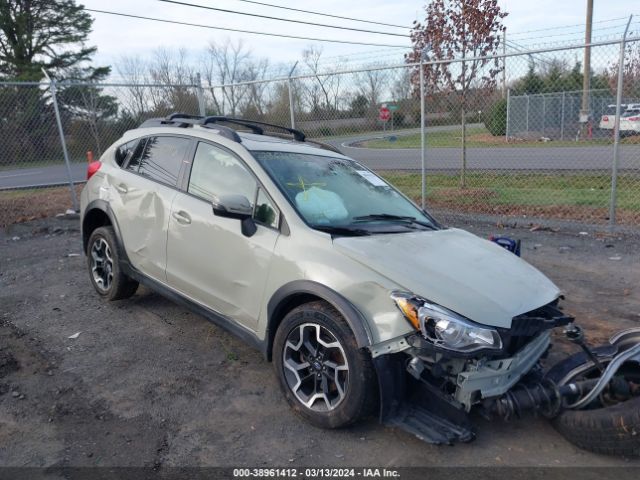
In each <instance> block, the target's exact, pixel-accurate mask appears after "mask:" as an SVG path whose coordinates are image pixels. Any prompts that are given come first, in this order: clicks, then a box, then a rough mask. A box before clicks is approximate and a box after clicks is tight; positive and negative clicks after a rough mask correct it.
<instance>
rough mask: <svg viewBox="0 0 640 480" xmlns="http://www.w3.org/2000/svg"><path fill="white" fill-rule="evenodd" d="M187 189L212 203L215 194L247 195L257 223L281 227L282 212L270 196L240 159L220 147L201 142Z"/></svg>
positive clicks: (218, 195)
mask: <svg viewBox="0 0 640 480" xmlns="http://www.w3.org/2000/svg"><path fill="white" fill-rule="evenodd" d="M187 191H188V192H189V193H191V194H192V195H196V196H198V197H200V198H202V199H203V200H206V201H208V202H210V201H212V200H213V197H214V196H216V197H220V196H222V195H234V194H235V195H238V194H239V195H244V196H245V197H247V199H248V200H249V203H251V206H252V207H253V218H254V220H255V221H256V222H257V223H260V224H262V225H265V226H267V227H271V228H275V229H277V228H278V225H279V220H280V212H279V211H278V209H277V208H276V207H275V205H274V204H273V202H272V201H271V199H270V198H269V196H268V195H267V194H266V193H265V192H264V190H263V189H262V187H260V188H258V182H257V181H256V179H255V178H254V177H253V175H252V174H251V173H250V172H249V170H247V167H245V166H244V164H243V163H242V162H241V161H240V160H238V159H237V158H236V157H234V156H233V155H232V154H231V153H228V152H227V151H225V150H223V149H221V148H219V147H216V146H213V145H210V144H208V143H202V142H200V143H198V148H197V149H196V154H195V157H194V159H193V166H192V167H191V176H190V177H189V187H188V189H187ZM256 201H257V204H256Z"/></svg>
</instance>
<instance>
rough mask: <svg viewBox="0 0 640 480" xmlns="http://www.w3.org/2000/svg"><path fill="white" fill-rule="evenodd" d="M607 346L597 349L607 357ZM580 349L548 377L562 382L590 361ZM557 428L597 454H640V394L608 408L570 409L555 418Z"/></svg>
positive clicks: (602, 355) (597, 352) (567, 437)
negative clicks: (577, 368) (574, 370)
mask: <svg viewBox="0 0 640 480" xmlns="http://www.w3.org/2000/svg"><path fill="white" fill-rule="evenodd" d="M605 351H606V350H605V349H595V352H596V354H597V355H598V356H599V357H601V358H602V359H606V358H607V357H606V355H605V354H604V352H605ZM588 361H589V360H588V358H587V355H586V354H585V353H584V352H579V353H576V354H574V355H571V356H570V357H568V358H566V359H565V360H563V361H561V362H560V363H557V364H556V365H554V366H553V368H551V369H550V370H549V372H548V373H547V375H546V377H547V378H550V379H551V380H553V381H554V382H559V381H561V380H562V379H563V378H564V377H566V376H567V375H568V374H569V373H570V372H571V371H572V370H573V369H574V368H576V367H578V366H579V365H581V364H584V363H586V362H588ZM552 424H553V427H554V428H555V429H556V430H557V431H558V432H560V433H561V434H562V436H563V437H565V438H566V439H567V440H569V441H570V442H571V443H573V444H574V445H576V446H578V447H580V448H583V449H585V450H589V451H591V452H595V453H601V454H605V455H618V456H624V457H638V456H640V397H635V398H632V399H630V400H627V401H626V402H621V403H618V404H616V405H612V406H609V407H604V408H595V409H588V410H566V411H565V412H563V413H561V414H560V415H559V416H558V417H556V418H554V419H553V420H552Z"/></svg>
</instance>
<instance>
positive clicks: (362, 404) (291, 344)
mask: <svg viewBox="0 0 640 480" xmlns="http://www.w3.org/2000/svg"><path fill="white" fill-rule="evenodd" d="M273 355H274V367H275V369H276V374H277V376H278V379H279V382H280V386H281V388H282V391H283V392H284V395H285V398H286V399H287V401H288V402H289V405H291V407H292V408H293V410H294V411H295V412H296V413H298V414H299V415H301V416H302V417H303V418H305V419H306V420H308V421H309V422H310V423H312V424H314V425H316V426H319V427H323V428H339V427H343V426H346V425H349V424H352V423H354V422H356V421H358V420H360V419H362V418H364V417H366V416H368V415H370V414H371V413H373V412H374V410H375V406H376V404H377V392H376V386H377V383H376V377H375V371H374V368H373V365H372V362H371V357H370V356H369V354H368V352H366V351H365V350H363V349H359V348H358V346H357V344H356V340H355V337H354V335H353V333H352V332H351V329H350V328H349V325H348V324H347V322H346V321H345V320H344V318H342V316H341V315H340V313H339V312H338V311H337V310H336V309H335V308H333V307H332V306H330V305H329V304H327V303H325V302H321V301H318V302H312V303H307V304H304V305H301V306H299V307H297V308H295V309H293V310H291V312H289V313H288V314H287V315H286V317H285V318H284V319H283V321H282V323H281V324H280V327H279V328H278V331H277V332H276V337H275V341H274V353H273Z"/></svg>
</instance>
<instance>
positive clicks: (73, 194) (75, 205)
mask: <svg viewBox="0 0 640 480" xmlns="http://www.w3.org/2000/svg"><path fill="white" fill-rule="evenodd" d="M42 71H43V72H44V75H45V77H46V78H47V80H49V90H50V91H51V101H52V103H53V111H54V112H55V115H56V123H57V124H58V134H59V135H60V144H61V145H62V154H63V155H64V163H65V165H66V167H67V176H68V177H69V190H71V202H72V204H73V209H74V210H75V211H76V212H79V211H80V206H79V204H78V196H77V195H76V189H75V188H74V185H73V175H72V174H71V162H70V160H69V152H68V151H67V142H66V141H65V139H64V130H63V128H62V119H61V118H60V109H59V108H58V97H57V96H56V81H55V80H52V79H51V78H49V75H47V72H45V71H44V69H43V70H42Z"/></svg>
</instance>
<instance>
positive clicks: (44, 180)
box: [0, 126, 640, 190]
mask: <svg viewBox="0 0 640 480" xmlns="http://www.w3.org/2000/svg"><path fill="white" fill-rule="evenodd" d="M456 128H458V127H457V126H453V127H452V126H442V127H431V128H428V129H427V131H428V132H429V131H442V130H451V129H456ZM416 131H417V130H415V129H414V130H403V131H398V132H396V134H397V135H406V134H410V133H415V132H416ZM427 134H428V133H427ZM381 135H383V133H382V132H379V133H376V134H372V133H369V134H361V135H353V136H349V137H339V138H332V139H331V140H329V141H328V142H327V143H330V144H332V145H335V146H337V147H338V148H340V149H341V150H342V151H343V152H344V153H345V154H346V155H348V156H350V157H352V158H355V159H356V160H358V161H360V162H362V163H363V164H364V165H366V166H368V167H369V168H372V169H374V170H411V169H419V168H420V164H421V159H420V150H419V149H412V148H398V149H393V150H391V149H389V150H386V149H369V148H357V147H352V146H350V144H352V143H354V142H358V141H362V140H367V139H370V138H374V137H379V136H381ZM612 161H613V147H611V146H591V147H513V148H509V147H494V148H490V147H487V148H484V147H483V148H469V149H468V150H467V167H468V169H469V170H566V171H570V170H608V169H610V168H611V165H612ZM460 162H461V159H460V150H459V149H457V148H431V149H429V150H427V154H426V165H427V169H428V170H456V169H458V168H460ZM620 168H621V169H632V170H637V171H638V172H640V145H624V146H622V147H621V148H620ZM71 170H72V176H73V179H74V181H76V182H81V181H83V180H84V179H85V177H86V164H84V163H77V164H72V166H71ZM67 181H68V178H67V172H66V169H65V167H64V164H62V163H61V164H59V165H54V166H46V167H38V168H24V169H16V170H0V190H3V189H9V188H26V187H30V186H42V185H51V184H60V183H65V182H67Z"/></svg>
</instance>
